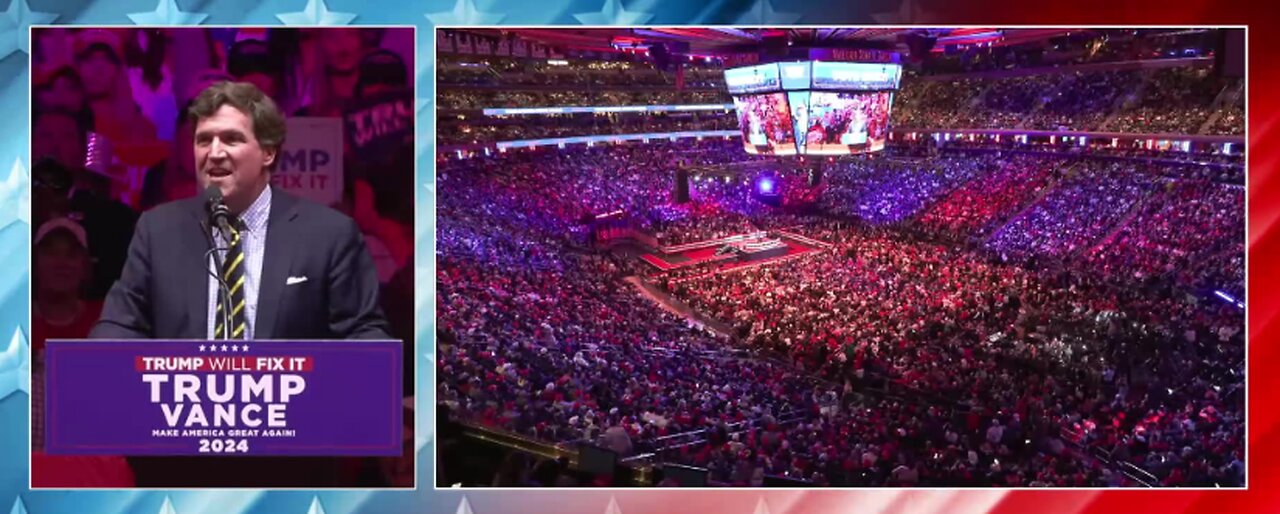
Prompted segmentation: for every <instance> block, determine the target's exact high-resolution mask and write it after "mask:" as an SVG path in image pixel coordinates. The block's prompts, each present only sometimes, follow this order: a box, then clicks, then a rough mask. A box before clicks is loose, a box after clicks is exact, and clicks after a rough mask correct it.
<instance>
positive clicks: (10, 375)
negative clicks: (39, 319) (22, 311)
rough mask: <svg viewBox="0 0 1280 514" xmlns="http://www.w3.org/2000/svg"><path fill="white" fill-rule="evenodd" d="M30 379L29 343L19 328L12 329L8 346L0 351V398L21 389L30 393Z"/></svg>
mask: <svg viewBox="0 0 1280 514" xmlns="http://www.w3.org/2000/svg"><path fill="white" fill-rule="evenodd" d="M30 381H31V345H29V344H28V343H27V335H26V334H23V333H22V329H21V328H14V329H13V338H11V339H10V340H9V346H8V347H6V348H5V350H4V351H3V352H0V400H3V399H5V398H8V397H9V395H10V394H13V393H16V392H18V391H22V392H24V393H27V394H31V391H30V390H29V389H27V382H30Z"/></svg>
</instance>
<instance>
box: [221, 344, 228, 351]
mask: <svg viewBox="0 0 1280 514" xmlns="http://www.w3.org/2000/svg"><path fill="white" fill-rule="evenodd" d="M222 351H224V352H225V351H227V345H225V344H224V345H222Z"/></svg>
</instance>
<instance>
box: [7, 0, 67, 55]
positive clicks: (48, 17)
mask: <svg viewBox="0 0 1280 514" xmlns="http://www.w3.org/2000/svg"><path fill="white" fill-rule="evenodd" d="M56 19H58V15H57V14H53V13H47V12H32V11H31V9H30V8H29V7H27V0H10V1H9V9H8V10H6V11H5V12H3V13H0V60H3V59H4V58H5V57H8V56H9V54H11V53H13V52H14V50H22V51H23V52H25V53H28V54H29V53H31V40H30V33H29V31H28V30H27V28H28V27H30V26H32V25H41V24H45V23H50V22H52V21H53V20H56Z"/></svg>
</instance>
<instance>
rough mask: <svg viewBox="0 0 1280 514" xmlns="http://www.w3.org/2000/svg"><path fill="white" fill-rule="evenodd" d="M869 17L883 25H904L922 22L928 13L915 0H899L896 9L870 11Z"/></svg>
mask: <svg viewBox="0 0 1280 514" xmlns="http://www.w3.org/2000/svg"><path fill="white" fill-rule="evenodd" d="M871 18H872V19H874V20H876V23H881V24H884V25H904V24H910V23H923V22H925V21H926V20H927V18H928V15H927V14H926V13H925V12H924V8H923V7H921V6H920V4H917V3H916V2H915V0H899V3H898V10H897V11H886V12H879V13H872V14H871Z"/></svg>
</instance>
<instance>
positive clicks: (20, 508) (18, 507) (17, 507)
mask: <svg viewBox="0 0 1280 514" xmlns="http://www.w3.org/2000/svg"><path fill="white" fill-rule="evenodd" d="M15 1H16V0H15ZM9 514H27V506H26V505H24V504H23V503H22V497H21V496H19V497H17V498H14V500H13V510H10V511H9Z"/></svg>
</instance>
